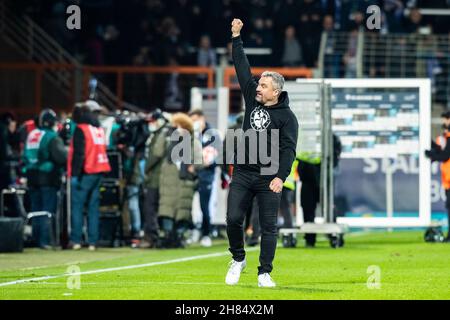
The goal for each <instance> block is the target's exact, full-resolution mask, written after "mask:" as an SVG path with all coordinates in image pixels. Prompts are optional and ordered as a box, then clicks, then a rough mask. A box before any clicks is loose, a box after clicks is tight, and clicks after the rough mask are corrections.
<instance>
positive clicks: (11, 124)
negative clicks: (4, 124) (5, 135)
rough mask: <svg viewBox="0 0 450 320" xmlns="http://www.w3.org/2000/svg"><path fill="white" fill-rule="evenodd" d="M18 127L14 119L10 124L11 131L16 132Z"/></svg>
mask: <svg viewBox="0 0 450 320" xmlns="http://www.w3.org/2000/svg"><path fill="white" fill-rule="evenodd" d="M16 129H17V122H16V121H14V120H12V121H11V122H10V123H9V125H8V130H9V132H10V133H14V132H16Z"/></svg>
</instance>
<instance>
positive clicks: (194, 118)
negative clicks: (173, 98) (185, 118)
mask: <svg viewBox="0 0 450 320" xmlns="http://www.w3.org/2000/svg"><path fill="white" fill-rule="evenodd" d="M191 119H192V121H194V127H195V126H196V125H195V124H196V123H197V125H198V126H199V129H200V130H204V129H205V126H206V124H205V117H202V116H199V115H196V114H193V115H192V116H191Z"/></svg>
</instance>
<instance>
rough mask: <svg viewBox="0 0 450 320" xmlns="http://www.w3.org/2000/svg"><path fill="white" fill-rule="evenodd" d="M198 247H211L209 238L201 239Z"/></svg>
mask: <svg viewBox="0 0 450 320" xmlns="http://www.w3.org/2000/svg"><path fill="white" fill-rule="evenodd" d="M200 245H201V246H202V247H211V246H212V241H211V238H210V237H208V236H204V237H202V240H201V241H200Z"/></svg>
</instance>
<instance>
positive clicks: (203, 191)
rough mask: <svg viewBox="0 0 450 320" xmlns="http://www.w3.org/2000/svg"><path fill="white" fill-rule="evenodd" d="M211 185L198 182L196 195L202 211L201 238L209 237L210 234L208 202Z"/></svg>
mask: <svg viewBox="0 0 450 320" xmlns="http://www.w3.org/2000/svg"><path fill="white" fill-rule="evenodd" d="M211 191H212V184H211V183H208V182H202V181H200V185H199V188H198V194H199V196H200V207H201V209H202V215H203V217H202V236H203V237H204V236H209V233H210V232H211V216H210V214H209V201H210V200H211Z"/></svg>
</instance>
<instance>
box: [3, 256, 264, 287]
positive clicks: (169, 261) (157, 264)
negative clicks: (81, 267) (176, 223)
mask: <svg viewBox="0 0 450 320" xmlns="http://www.w3.org/2000/svg"><path fill="white" fill-rule="evenodd" d="M258 249H259V248H258V247H255V248H249V249H246V251H247V252H250V251H255V250H258ZM229 254H230V253H229V252H217V253H210V254H203V255H199V256H192V257H186V258H180V259H173V260H167V261H157V262H150V263H144V264H136V265H131V266H122V267H115V268H106V269H97V270H89V271H84V272H76V273H64V274H59V275H54V276H44V277H37V278H29V279H22V280H16V281H10V282H3V283H0V287H6V286H11V285H15V284H21V283H27V282H37V281H43V280H49V279H56V278H63V277H68V276H81V275H85V274H95V273H104V272H114V271H120V270H129V269H137V268H146V267H153V266H159V265H164V264H171V263H178V262H186V261H192V260H199V259H207V258H215V257H221V256H225V255H229Z"/></svg>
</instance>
